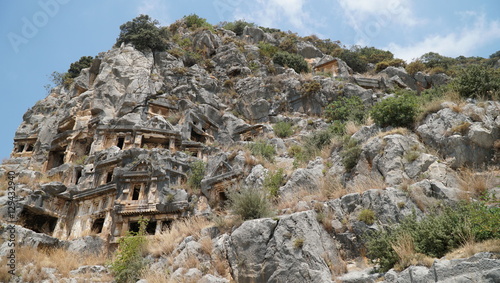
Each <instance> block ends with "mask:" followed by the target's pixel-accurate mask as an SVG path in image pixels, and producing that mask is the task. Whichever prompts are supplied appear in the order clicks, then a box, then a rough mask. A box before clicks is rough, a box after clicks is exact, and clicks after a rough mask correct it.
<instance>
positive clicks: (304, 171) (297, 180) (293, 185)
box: [279, 158, 325, 197]
mask: <svg viewBox="0 0 500 283" xmlns="http://www.w3.org/2000/svg"><path fill="white" fill-rule="evenodd" d="M324 169H325V166H324V165H323V161H322V159H321V158H317V159H316V160H313V161H310V162H309V164H308V165H307V168H299V169H297V170H295V171H294V172H293V173H292V176H291V177H290V179H289V180H288V182H286V184H285V185H283V186H282V187H281V188H280V189H279V194H280V195H281V196H282V197H286V196H288V195H293V194H294V193H296V192H297V191H298V190H300V189H307V190H311V191H314V190H317V189H318V184H319V181H320V180H321V178H322V177H323V170H324Z"/></svg>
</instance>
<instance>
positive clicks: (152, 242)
mask: <svg viewBox="0 0 500 283" xmlns="http://www.w3.org/2000/svg"><path fill="white" fill-rule="evenodd" d="M213 225H214V223H212V222H211V221H208V220H207V219H205V218H201V217H191V218H188V219H183V220H177V221H175V222H174V223H173V224H172V227H171V228H170V229H169V230H165V231H162V232H161V233H160V234H157V235H154V236H153V237H151V238H150V239H149V240H148V243H147V245H146V251H147V252H148V253H150V254H152V255H153V256H157V257H158V256H161V255H169V254H171V253H172V251H173V250H174V249H175V247H177V245H178V244H179V243H180V242H181V241H182V240H183V239H184V238H186V237H187V236H193V237H195V238H197V239H198V238H199V237H200V232H201V230H202V229H204V228H207V227H210V226H213Z"/></svg>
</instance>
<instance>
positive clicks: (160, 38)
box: [115, 15, 166, 51]
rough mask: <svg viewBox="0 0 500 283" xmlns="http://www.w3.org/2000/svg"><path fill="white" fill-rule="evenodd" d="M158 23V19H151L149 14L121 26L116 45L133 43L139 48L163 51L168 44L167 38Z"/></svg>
mask: <svg viewBox="0 0 500 283" xmlns="http://www.w3.org/2000/svg"><path fill="white" fill-rule="evenodd" d="M158 25H159V22H158V21H157V20H153V19H151V18H150V17H149V16H148V15H140V16H138V17H136V18H135V19H133V20H132V21H129V22H126V23H124V24H123V25H121V26H120V35H119V36H118V39H117V40H116V44H115V46H117V47H118V46H120V45H121V44H122V43H132V44H133V45H134V46H135V48H137V49H138V50H145V49H147V48H150V49H152V50H157V51H162V50H164V49H165V46H166V38H165V36H164V34H163V33H162V32H161V30H160V28H159V27H158Z"/></svg>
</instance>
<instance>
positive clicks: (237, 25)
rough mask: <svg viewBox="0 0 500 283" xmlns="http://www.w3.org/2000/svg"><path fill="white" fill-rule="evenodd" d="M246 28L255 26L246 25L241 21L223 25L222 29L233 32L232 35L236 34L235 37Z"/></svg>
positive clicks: (246, 23) (251, 24) (252, 24)
mask: <svg viewBox="0 0 500 283" xmlns="http://www.w3.org/2000/svg"><path fill="white" fill-rule="evenodd" d="M246 26H249V27H253V26H255V24H254V23H248V22H245V21H243V20H237V21H234V22H230V23H226V24H224V25H223V28H225V29H227V30H231V31H233V32H234V33H236V35H242V34H243V30H244V29H245V27H246Z"/></svg>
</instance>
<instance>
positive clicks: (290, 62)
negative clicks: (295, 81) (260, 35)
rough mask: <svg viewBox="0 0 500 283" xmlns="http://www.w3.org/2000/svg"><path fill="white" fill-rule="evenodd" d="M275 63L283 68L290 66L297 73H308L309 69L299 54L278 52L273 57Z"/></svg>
mask: <svg viewBox="0 0 500 283" xmlns="http://www.w3.org/2000/svg"><path fill="white" fill-rule="evenodd" d="M273 61H274V63H276V64H278V65H281V66H288V67H290V68H292V69H294V70H295V72H297V73H302V72H308V71H309V67H308V66H307V62H306V60H304V57H302V56H300V55H298V54H291V53H288V52H286V51H279V52H276V53H275V54H274V56H273Z"/></svg>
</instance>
